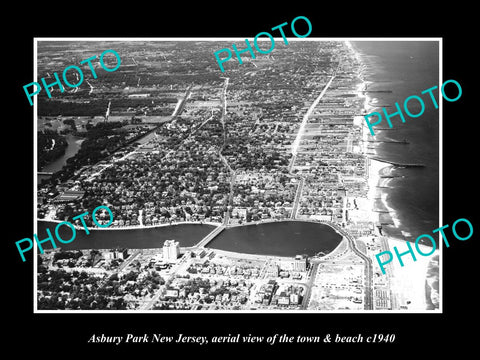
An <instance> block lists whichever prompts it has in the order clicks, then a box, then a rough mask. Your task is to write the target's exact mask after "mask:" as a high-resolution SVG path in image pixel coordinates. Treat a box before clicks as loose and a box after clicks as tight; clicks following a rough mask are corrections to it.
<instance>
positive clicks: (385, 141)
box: [367, 139, 410, 144]
mask: <svg viewBox="0 0 480 360" xmlns="http://www.w3.org/2000/svg"><path fill="white" fill-rule="evenodd" d="M367 142H368V143H372V144H374V143H384V144H410V143H409V142H408V141H407V139H403V140H376V141H375V140H367Z"/></svg>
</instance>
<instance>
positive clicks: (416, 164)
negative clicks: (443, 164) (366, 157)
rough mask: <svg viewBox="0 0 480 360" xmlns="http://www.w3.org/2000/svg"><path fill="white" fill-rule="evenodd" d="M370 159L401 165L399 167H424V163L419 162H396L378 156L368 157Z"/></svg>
mask: <svg viewBox="0 0 480 360" xmlns="http://www.w3.org/2000/svg"><path fill="white" fill-rule="evenodd" d="M370 159H372V160H377V161H381V162H384V163H387V164H391V165H393V166H401V167H406V168H408V167H425V164H420V163H399V162H396V161H391V160H384V159H380V158H378V157H370Z"/></svg>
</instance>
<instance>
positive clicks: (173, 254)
mask: <svg viewBox="0 0 480 360" xmlns="http://www.w3.org/2000/svg"><path fill="white" fill-rule="evenodd" d="M179 255H180V245H179V242H178V241H175V240H165V242H164V243H163V260H164V261H165V262H175V261H176V260H177V258H178V256H179Z"/></svg>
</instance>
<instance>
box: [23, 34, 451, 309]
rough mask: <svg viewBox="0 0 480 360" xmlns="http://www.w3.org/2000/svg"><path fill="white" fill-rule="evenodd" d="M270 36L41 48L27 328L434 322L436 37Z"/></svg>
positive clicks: (43, 41)
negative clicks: (189, 316) (231, 316)
mask: <svg viewBox="0 0 480 360" xmlns="http://www.w3.org/2000/svg"><path fill="white" fill-rule="evenodd" d="M275 39H276V42H275V47H274V49H273V51H271V52H270V53H268V54H265V53H259V52H256V54H255V57H252V55H251V52H248V51H246V52H242V53H241V54H239V55H238V56H236V54H235V52H234V50H233V49H232V44H236V46H237V47H238V48H239V49H240V48H242V49H243V48H245V40H244V39H241V38H232V39H230V38H125V39H122V38H119V39H115V38H106V39H105V38H98V39H96V38H90V39H85V38H80V39H76V38H62V39H56V38H52V39H49V38H37V39H35V54H36V59H35V60H36V64H35V66H36V74H37V79H36V80H34V81H36V82H38V83H39V84H42V85H43V89H42V91H40V92H38V94H37V95H36V96H35V99H33V98H32V100H33V102H34V113H35V123H36V125H37V126H36V130H35V137H36V138H35V141H36V142H35V154H34V156H35V174H34V176H35V179H34V190H33V191H34V193H35V204H36V209H35V211H36V219H35V224H34V229H35V233H36V235H37V236H38V239H40V240H42V239H47V238H48V237H49V233H48V231H50V232H51V234H52V238H53V239H55V242H56V248H55V247H53V246H52V241H45V242H43V243H42V247H43V250H44V251H43V252H42V251H40V250H39V249H36V250H35V251H36V255H35V257H34V264H35V273H34V290H35V291H34V292H35V304H34V308H35V311H36V312H53V311H54V312H59V311H60V312H79V311H85V312H88V311H97V312H98V311H101V312H155V311H158V312H173V313H178V312H201V311H206V312H285V313H288V312H347V313H362V312H379V313H380V312H387V313H388V312H405V313H409V312H413V313H429V312H440V311H441V310H442V303H441V301H440V300H441V298H442V297H441V295H442V294H441V290H442V287H441V280H442V279H441V276H440V273H441V271H440V270H441V260H442V257H441V254H440V251H439V250H438V248H439V246H438V237H437V238H436V241H437V246H436V249H435V250H434V251H433V250H432V244H431V243H430V242H428V241H425V242H424V241H423V240H424V239H422V241H420V244H418V247H419V248H420V249H423V250H424V252H425V253H430V250H432V251H431V253H432V254H431V255H430V256H417V257H416V259H412V256H409V255H404V256H403V257H402V260H403V264H402V263H400V262H399V261H398V260H397V258H394V259H392V261H391V262H390V263H388V264H386V265H384V270H385V271H384V272H383V271H382V268H381V267H380V266H379V263H378V259H377V257H376V255H377V254H379V253H382V252H388V251H390V252H391V253H393V254H395V252H394V247H396V249H398V251H400V252H405V251H407V250H408V247H407V246H406V243H409V244H412V246H413V244H414V243H415V241H416V239H417V237H418V236H419V235H421V234H431V232H432V230H433V229H436V228H437V227H439V224H440V220H439V207H440V201H441V199H440V193H441V191H440V182H439V174H440V171H439V159H440V151H439V128H440V126H441V118H440V112H439V110H438V109H436V108H435V107H433V106H429V104H428V103H427V99H428V98H429V95H420V94H421V93H422V91H423V90H425V89H428V88H431V87H433V86H435V85H437V86H439V82H440V80H441V79H440V66H441V64H440V61H439V59H440V58H441V55H442V54H441V46H440V43H439V40H438V39H421V40H418V39H408V38H404V39H398V38H396V39H388V38H382V39H371V38H365V39H362V38H355V39H351V40H350V39H347V38H339V39H323V38H302V39H296V38H292V39H290V38H289V41H288V45H287V44H285V43H284V42H283V41H282V39H281V38H280V39H277V38H275ZM262 41H266V42H268V38H267V40H265V39H263V40H262ZM252 43H253V42H252ZM259 44H260V46H261V47H262V48H264V49H265V48H268V44H267V43H263V42H261V41H259ZM225 48H229V49H231V52H232V54H233V55H232V58H231V59H230V60H229V61H225V62H223V63H222V66H223V68H224V71H222V70H221V69H220V67H219V64H218V62H217V59H216V56H215V55H214V53H215V52H217V51H218V50H220V49H225ZM254 50H255V48H254ZM100 55H102V56H100ZM222 56H224V55H222ZM238 57H241V60H242V61H239V60H238ZM88 59H90V60H88ZM85 60H88V61H85ZM69 67H70V68H69ZM64 69H65V70H66V71H64ZM79 69H81V71H78V70H79ZM67 70H68V71H67ZM41 79H43V80H41ZM57 80H58V81H57ZM55 82H56V83H55ZM60 83H63V87H62V88H61V87H60V86H59V84H60ZM45 84H50V87H46V86H45ZM69 84H78V85H77V86H75V87H73V86H67V85H69ZM30 91H31V92H32V91H33V90H31V89H30ZM433 94H434V95H435V97H436V98H437V99H439V97H440V96H441V94H439V90H438V88H437V89H436V90H435V91H434V92H433ZM411 95H419V96H422V97H423V98H424V99H425V103H426V104H427V106H425V109H424V111H423V113H422V115H421V116H420V117H418V118H415V119H412V118H409V117H408V116H407V115H405V122H402V121H401V120H400V117H399V116H398V115H397V116H396V117H393V116H392V117H391V121H392V123H393V127H389V125H388V123H387V122H383V123H381V124H380V125H377V126H375V127H374V130H375V136H372V135H371V133H370V130H369V127H368V126H367V122H366V119H365V115H366V114H369V113H371V112H374V111H381V110H380V109H386V111H388V112H390V113H391V114H393V113H394V112H395V111H397V109H396V108H395V103H396V102H398V103H399V104H403V102H404V100H405V99H406V98H407V97H409V96H411ZM26 106H28V103H27V105H26ZM414 108H415V106H414V104H413V102H412V104H411V108H410V109H411V110H412V112H413V109H414ZM415 112H418V109H416V110H415ZM99 206H101V207H102V208H101V210H99V211H97V212H96V214H95V218H94V217H93V216H92V211H93V210H94V209H96V208H98V207H99ZM106 208H108V209H109V210H110V211H111V214H109V212H108V211H105V209H106ZM87 212H88V214H86V215H84V216H83V217H82V218H79V217H78V216H79V215H80V214H84V213H87ZM62 222H70V223H72V224H73V225H74V228H75V229H76V235H75V236H74V237H75V240H74V241H71V242H65V243H64V242H60V241H56V239H57V238H58V237H61V238H63V239H70V238H72V229H71V228H69V227H68V226H62V227H59V228H58V231H55V229H56V226H57V225H58V224H60V223H62ZM107 224H108V226H107ZM396 249H395V251H396Z"/></svg>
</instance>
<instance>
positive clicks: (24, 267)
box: [2, 3, 480, 358]
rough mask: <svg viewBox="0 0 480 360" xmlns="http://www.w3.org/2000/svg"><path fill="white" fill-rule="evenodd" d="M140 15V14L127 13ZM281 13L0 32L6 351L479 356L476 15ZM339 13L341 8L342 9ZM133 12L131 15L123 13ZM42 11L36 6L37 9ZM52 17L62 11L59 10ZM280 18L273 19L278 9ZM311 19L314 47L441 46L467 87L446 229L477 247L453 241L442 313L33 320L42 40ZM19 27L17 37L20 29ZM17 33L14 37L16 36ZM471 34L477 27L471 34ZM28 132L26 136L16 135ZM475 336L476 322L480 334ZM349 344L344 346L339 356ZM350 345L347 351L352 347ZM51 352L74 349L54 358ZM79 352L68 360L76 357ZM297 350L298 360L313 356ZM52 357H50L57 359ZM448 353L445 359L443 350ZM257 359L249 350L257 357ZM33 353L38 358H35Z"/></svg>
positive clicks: (64, 11) (372, 9)
mask: <svg viewBox="0 0 480 360" xmlns="http://www.w3.org/2000/svg"><path fill="white" fill-rule="evenodd" d="M127 5H128V6H131V7H134V8H132V9H128V8H126V6H127ZM291 5H292V4H289V6H286V5H281V4H280V3H277V4H275V5H271V6H270V7H269V6H265V7H266V8H267V9H266V11H260V10H259V9H258V7H249V6H246V5H245V4H244V3H238V4H231V3H229V4H227V3H223V4H219V5H210V4H206V3H205V4H201V5H200V9H194V8H192V7H191V5H190V4H188V5H187V4H179V7H178V8H176V9H170V8H167V7H165V6H164V5H162V4H161V3H158V4H148V3H147V4H140V3H138V4H125V5H120V4H116V5H113V4H108V5H106V4H105V5H103V6H104V7H105V8H104V9H100V7H99V6H98V5H93V4H84V5H82V6H80V5H76V6H69V7H68V8H62V7H61V6H62V5H60V6H59V7H58V8H55V7H54V6H53V5H51V6H50V5H45V6H44V8H43V9H41V10H38V11H36V9H31V8H29V9H28V10H29V11H28V13H26V12H19V13H21V14H22V19H21V21H19V23H18V25H16V24H14V25H8V26H7V25H5V24H3V25H2V29H3V30H4V31H3V34H4V36H5V37H8V39H7V40H6V44H5V43H4V46H6V49H7V50H8V51H6V52H5V54H4V56H3V57H2V63H3V66H2V69H3V72H4V75H7V76H6V81H5V80H4V82H3V90H4V91H3V97H4V100H5V102H4V110H6V112H4V114H5V115H6V116H4V124H5V125H6V129H5V128H4V145H3V152H4V157H3V159H4V161H6V164H5V163H4V169H5V172H4V179H6V181H7V184H6V186H4V196H3V198H4V200H5V201H4V202H3V207H4V209H5V211H3V213H4V217H5V218H4V228H6V229H7V231H6V234H5V235H6V236H4V245H5V247H4V250H5V251H6V253H5V255H4V259H6V260H7V264H6V266H5V267H4V272H5V274H4V278H5V279H6V280H7V281H6V283H4V285H3V286H5V290H4V295H3V299H4V301H6V304H5V305H4V306H5V309H4V312H5V315H4V316H10V314H12V321H8V323H7V324H6V325H5V326H6V327H7V333H8V335H7V339H6V343H7V345H8V347H12V349H16V350H17V351H18V350H21V349H23V347H22V345H23V344H28V346H29V348H31V349H35V351H36V352H37V354H36V355H38V356H39V357H40V358H43V357H47V356H52V355H53V356H65V355H67V356H68V354H71V353H75V354H80V353H81V354H85V355H87V354H89V355H94V356H95V357H96V356H97V355H98V354H99V353H98V352H103V351H106V352H107V353H108V352H111V351H115V350H118V351H120V352H122V353H124V352H130V351H131V352H132V353H139V352H140V351H142V350H147V351H148V352H149V353H150V351H152V353H151V354H150V355H153V356H165V355H166V353H164V351H165V350H166V351H168V352H169V353H170V355H173V353H171V350H175V352H176V356H178V355H181V354H180V353H182V352H184V351H185V350H186V351H193V352H194V354H195V355H197V356H202V354H203V353H204V352H206V351H209V350H214V351H215V350H221V351H222V352H223V354H224V355H225V356H229V355H231V354H232V353H234V352H235V353H237V352H238V350H244V351H246V352H249V353H250V352H252V351H263V350H268V351H269V352H270V353H272V352H279V353H281V352H284V350H285V349H287V348H291V347H292V344H277V345H274V346H271V345H267V344H260V345H250V344H248V345H245V344H241V345H236V344H227V345H208V346H203V347H199V346H197V345H186V344H183V345H181V346H180V345H164V344H145V345H148V346H143V344H135V345H133V346H128V345H120V346H114V345H113V346H112V345H105V344H88V343H87V341H88V339H89V338H90V337H91V335H92V334H94V333H95V334H101V333H102V332H103V333H105V334H106V335H107V334H108V335H115V334H125V333H127V332H130V333H134V334H138V335H143V333H162V334H165V335H170V336H176V334H178V333H183V334H186V335H203V336H205V335H228V334H229V333H230V334H237V333H241V334H242V335H247V334H249V333H251V334H254V335H260V336H269V335H272V334H275V333H279V334H283V333H286V334H288V335H289V336H297V335H310V336H315V335H316V336H320V335H325V334H327V333H330V334H336V333H339V334H342V335H343V336H352V335H356V334H357V333H361V334H363V336H364V337H365V336H368V335H369V334H374V333H377V334H378V333H383V334H387V333H394V334H396V340H395V342H394V343H393V344H375V345H371V344H365V343H362V344H302V345H299V344H295V345H296V347H297V348H298V349H295V350H296V351H298V350H305V351H307V352H310V351H312V354H316V350H318V355H320V356H321V355H322V354H325V352H330V351H332V352H334V353H335V352H336V351H339V350H340V349H341V351H340V352H338V354H341V353H343V350H347V351H355V352H358V353H364V352H365V354H369V355H371V356H378V355H380V354H382V355H380V356H382V357H383V356H391V355H393V354H398V353H400V352H401V353H405V354H407V355H410V356H412V355H414V354H418V351H422V352H424V353H425V354H429V355H433V354H435V353H437V351H438V350H442V349H448V348H450V347H451V346H452V345H453V346H455V345H459V346H461V348H462V350H464V351H465V350H466V349H467V348H470V347H473V345H474V340H475V338H474V333H473V330H472V329H471V328H469V326H468V324H469V323H470V321H471V320H473V314H474V313H475V307H474V306H475V300H476V295H475V294H474V291H475V283H476V276H475V274H476V271H475V270H476V269H475V268H474V264H475V257H476V251H475V249H476V248H478V245H477V244H476V243H477V242H478V240H477V238H478V231H480V230H477V229H480V228H479V221H478V212H475V211H474V205H475V198H476V197H477V198H478V196H477V190H476V187H475V186H476V183H477V182H476V178H475V171H476V154H477V153H478V152H476V151H475V150H476V149H475V144H476V141H475V137H476V135H477V134H476V132H475V127H476V125H475V124H476V123H477V122H478V120H477V118H476V112H475V111H473V103H474V101H475V99H474V96H475V95H474V94H475V85H476V83H475V82H474V80H473V79H474V77H476V75H475V72H476V69H475V67H473V61H474V59H475V55H474V47H475V46H476V44H475V42H474V38H473V26H471V25H470V24H471V22H470V21H468V19H467V18H465V15H466V14H465V13H466V12H467V13H468V10H461V9H454V8H449V9H440V13H439V12H437V11H435V12H434V10H438V9H434V8H433V7H432V8H431V9H426V10H425V11H421V10H420V9H419V8H408V9H406V8H405V4H400V3H399V4H398V6H396V7H395V8H394V7H392V8H389V7H388V6H387V5H386V4H384V5H381V6H378V7H376V6H375V5H374V4H373V3H372V4H370V3H361V4H358V5H357V6H356V7H355V8H354V7H349V6H350V5H347V4H344V5H342V4H338V7H333V8H331V7H325V6H324V5H323V4H322V3H312V5H314V7H308V8H305V7H304V8H296V9H294V8H292V7H291ZM340 5H341V6H340ZM124 6H125V7H124ZM38 7H39V6H38ZM53 9H55V11H53ZM273 10H275V11H273ZM299 15H302V16H306V17H308V18H309V19H310V21H311V23H312V25H313V31H312V34H311V35H310V36H311V37H314V36H315V37H442V38H443V54H444V57H443V70H444V71H443V73H444V74H443V78H444V80H447V79H455V80H457V81H458V82H459V83H460V84H461V85H462V89H463V95H462V97H461V99H460V100H458V101H457V102H455V103H447V102H444V114H443V160H444V161H443V174H444V177H443V219H444V221H443V223H444V224H452V223H453V222H454V221H455V220H456V219H458V218H467V219H469V220H470V221H471V222H472V224H473V226H474V229H475V230H476V231H474V235H473V237H472V238H471V239H469V240H468V241H464V242H460V241H457V240H453V241H451V242H450V244H451V246H450V248H448V249H446V248H445V247H444V253H443V254H444V257H443V258H444V264H443V294H444V298H443V304H444V305H443V311H444V312H443V314H372V313H368V314H367V313H366V314H318V315H317V314H310V313H309V314H281V315H278V314H158V313H155V314H33V294H32V289H33V276H32V274H33V261H32V260H33V259H32V257H31V256H30V257H28V256H27V261H26V262H25V263H22V262H21V259H20V258H19V256H18V252H17V249H16V247H15V244H14V242H15V241H17V240H19V239H22V238H23V237H29V236H30V235H31V234H33V227H32V223H33V221H32V220H33V219H32V216H33V199H32V195H33V194H32V192H33V191H32V189H33V179H32V169H33V158H32V154H33V107H30V106H29V104H28V102H27V101H26V99H25V94H24V92H23V88H22V86H23V85H24V84H27V83H29V82H31V81H32V79H33V38H34V37H63V36H64V37H75V36H77V37H85V36H94V37H178V36H189V37H194V36H203V37H207V36H215V37H230V36H232V37H233V36H242V37H243V36H245V37H251V36H254V35H255V34H257V33H258V32H261V31H267V30H268V29H270V28H271V27H273V26H276V25H279V24H281V23H283V22H285V21H287V22H291V20H292V19H293V18H295V17H296V16H299ZM12 26H13V27H12ZM7 27H8V28H7ZM470 27H471V28H470ZM19 130H20V131H19ZM472 325H473V326H475V324H472ZM340 345H342V346H340ZM345 345H346V346H345ZM51 349H55V350H60V349H61V350H66V351H65V352H63V351H61V352H58V353H57V352H56V351H55V355H54V354H52V352H51ZM69 350H70V351H69ZM307 352H303V351H302V352H295V353H294V354H293V355H299V356H302V355H307V354H308V353H307ZM49 353H50V355H47V354H49ZM439 353H441V351H440V352H439ZM253 354H254V353H253V352H252V355H253ZM36 355H34V356H36Z"/></svg>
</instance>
